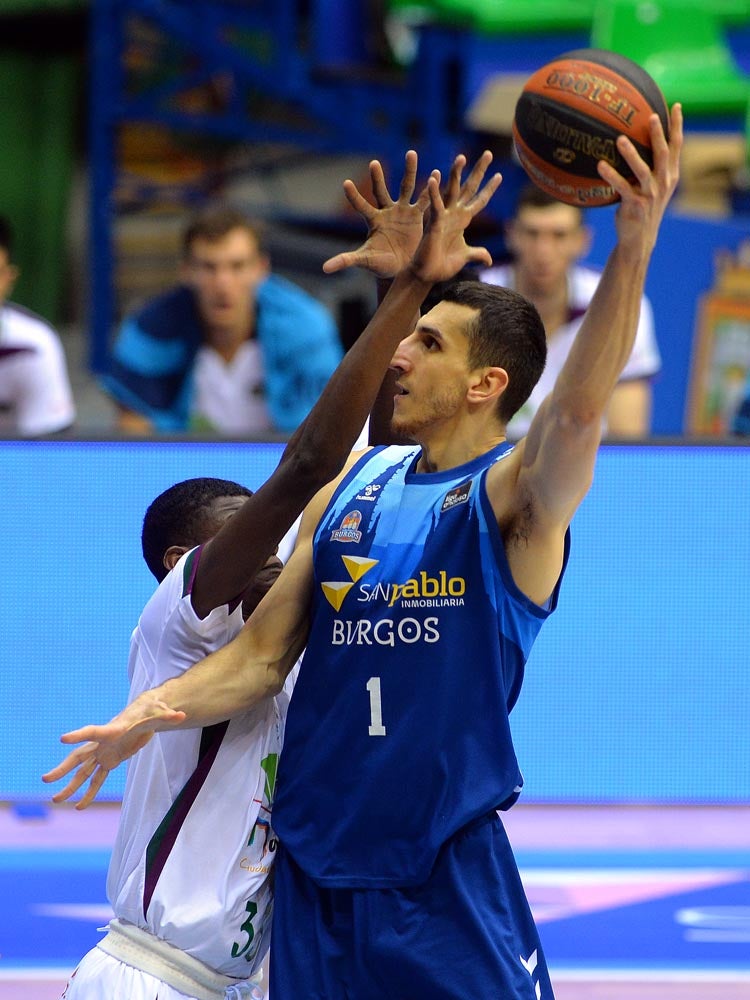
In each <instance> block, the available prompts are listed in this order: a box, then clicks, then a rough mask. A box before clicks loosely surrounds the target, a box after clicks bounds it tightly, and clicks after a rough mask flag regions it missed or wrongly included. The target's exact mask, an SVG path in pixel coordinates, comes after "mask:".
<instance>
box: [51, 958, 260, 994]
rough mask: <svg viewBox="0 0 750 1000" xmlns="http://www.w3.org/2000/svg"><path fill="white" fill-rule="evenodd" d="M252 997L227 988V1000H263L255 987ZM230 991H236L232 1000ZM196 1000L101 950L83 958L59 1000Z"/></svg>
mask: <svg viewBox="0 0 750 1000" xmlns="http://www.w3.org/2000/svg"><path fill="white" fill-rule="evenodd" d="M253 989H254V992H253V993H240V992H238V991H237V990H235V987H232V986H230V987H228V988H227V992H226V997H227V1000H235V997H236V1000H263V997H264V996H265V994H264V993H263V992H262V990H261V989H260V988H259V987H257V986H255V987H253ZM232 990H235V994H234V996H233V995H232ZM103 997H106V998H107V1000H195V998H194V997H191V996H190V995H189V994H188V993H182V992H181V991H180V990H176V989H175V988H174V986H169V985H168V984H167V983H165V982H163V981H162V980H161V979H157V978H156V977H155V976H152V975H151V974H150V973H148V972H141V970H140V969H134V968H133V966H132V965H126V964H125V962H121V961H120V960H119V959H117V958H113V957H112V956H111V955H107V954H106V953H105V952H103V951H102V950H101V948H92V949H91V951H90V952H88V954H86V955H84V957H83V958H82V959H81V961H80V962H79V964H78V967H77V969H76V970H75V972H74V973H73V974H72V975H71V977H70V980H69V981H68V985H67V986H66V987H65V991H64V993H63V995H62V998H61V1000H102V998H103Z"/></svg>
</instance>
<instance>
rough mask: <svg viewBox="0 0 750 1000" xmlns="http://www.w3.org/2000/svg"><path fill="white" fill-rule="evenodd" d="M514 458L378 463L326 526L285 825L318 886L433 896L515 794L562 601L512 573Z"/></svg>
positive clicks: (374, 459) (281, 810)
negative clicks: (429, 465) (521, 585)
mask: <svg viewBox="0 0 750 1000" xmlns="http://www.w3.org/2000/svg"><path fill="white" fill-rule="evenodd" d="M510 448H511V446H510V445H508V444H507V443H503V444H501V445H499V446H498V447H496V448H495V449H493V450H492V451H490V452H488V453H487V454H485V455H482V456H480V457H478V458H476V459H474V460H473V461H471V462H468V463H466V464H465V465H462V466H460V467H457V468H454V469H450V470H447V471H444V472H437V473H416V472H415V471H414V470H415V467H416V464H417V461H418V459H419V455H420V451H419V449H418V448H404V447H396V446H393V447H387V448H377V449H374V450H373V451H370V452H368V453H367V454H366V455H365V456H363V458H362V459H361V460H360V461H359V462H358V463H357V465H355V466H354V468H353V469H352V470H351V471H350V473H349V474H348V476H347V477H345V479H344V481H343V482H342V484H341V485H340V486H339V488H338V490H337V491H336V493H335V494H334V496H333V498H332V500H331V502H330V504H329V506H328V508H327V510H326V512H325V513H324V515H323V517H322V519H321V522H320V524H319V526H318V528H317V531H316V534H315V538H314V549H313V562H314V567H315V583H314V597H313V606H312V611H311V630H310V635H309V639H308V645H307V650H306V652H305V656H304V659H303V662H302V667H301V671H300V675H299V678H298V680H297V683H296V686H295V690H294V695H293V697H292V702H291V706H290V709H289V715H288V719H287V726H286V734H285V740H284V749H283V753H282V756H281V763H280V769H279V776H278V783H277V795H276V800H275V803H274V826H275V828H276V830H277V833H278V835H279V836H280V838H281V840H282V841H283V842H284V844H285V846H286V848H287V849H288V850H289V852H290V853H291V855H292V856H293V857H294V859H295V861H296V862H297V864H298V865H300V867H301V868H302V869H303V870H304V871H305V872H306V873H307V874H308V875H310V876H312V877H313V878H314V879H315V880H316V881H318V882H319V883H320V884H321V885H328V886H332V887H336V886H338V887H346V886H349V887H388V886H406V885H414V884H418V883H420V882H423V881H424V880H425V879H426V878H427V876H428V875H429V873H430V870H431V869H432V866H433V863H434V860H435V857H436V855H437V852H438V850H439V849H440V846H441V844H443V843H444V842H445V841H446V840H447V839H448V838H449V837H450V836H451V835H452V834H454V833H455V832H456V831H457V830H459V829H460V828H461V827H462V826H464V825H465V824H467V823H469V822H470V821H472V820H474V819H476V818H477V817H479V816H482V815H483V814H485V813H487V812H488V811H490V810H492V809H495V808H503V807H505V808H508V807H509V806H510V805H512V803H513V802H514V801H515V799H516V798H517V796H518V793H519V792H520V787H521V784H522V779H521V774H520V771H519V768H518V763H517V761H516V757H515V753H514V750H513V744H512V741H511V734H510V728H509V724H508V713H509V712H510V710H511V708H512V707H513V705H514V704H515V701H516V699H517V697H518V694H519V690H520V687H521V682H522V679H523V670H524V664H525V662H526V659H527V657H528V655H529V651H530V650H531V646H532V644H533V642H534V640H535V638H536V636H537V634H538V632H539V629H540V628H541V625H542V623H543V622H544V620H545V619H546V618H547V616H548V615H549V613H550V611H551V610H553V609H554V606H555V604H556V601H557V587H556V589H555V593H554V594H553V596H552V599H551V601H550V602H549V607H548V608H546V609H545V608H540V607H539V606H537V605H536V604H534V603H533V602H532V601H530V600H529V599H528V598H527V597H526V596H525V595H524V594H522V593H521V591H520V590H519V589H518V588H517V587H516V585H515V583H514V582H513V579H512V577H511V573H510V569H509V567H508V562H507V558H506V555H505V550H504V546H503V542H502V538H501V536H500V532H499V529H498V526H497V522H496V520H495V517H494V513H493V511H492V508H491V506H490V503H489V500H488V498H487V494H486V489H485V476H486V472H487V470H488V468H489V467H490V466H491V465H492V464H494V463H495V462H496V461H500V460H502V459H503V457H504V456H505V455H507V454H508V452H509V451H510ZM566 555H567V546H566ZM558 587H559V581H558Z"/></svg>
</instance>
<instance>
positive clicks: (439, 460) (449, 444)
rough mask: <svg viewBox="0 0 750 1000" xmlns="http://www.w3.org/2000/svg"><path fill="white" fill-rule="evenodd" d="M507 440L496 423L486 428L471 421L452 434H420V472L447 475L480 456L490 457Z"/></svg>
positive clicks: (451, 431)
mask: <svg viewBox="0 0 750 1000" xmlns="http://www.w3.org/2000/svg"><path fill="white" fill-rule="evenodd" d="M420 438H421V440H420ZM504 440H505V432H504V429H503V428H500V427H499V426H498V425H497V423H496V422H494V421H493V422H492V424H491V425H487V426H483V427H482V428H478V427H477V426H476V425H475V424H472V422H471V421H467V422H465V423H464V424H462V425H461V426H460V427H456V428H452V429H451V430H450V432H449V433H441V432H440V429H437V430H436V429H433V430H432V432H431V433H425V434H420V435H419V436H418V438H417V443H418V444H419V445H420V446H421V448H422V455H421V456H420V459H419V463H418V464H417V472H445V471H447V470H448V469H455V468H457V467H458V466H459V465H466V463H467V462H471V461H472V460H473V459H475V458H478V457H479V456H480V455H486V454H487V452H488V451H491V450H492V449H493V448H495V447H496V446H497V445H499V444H500V443H501V442H503V441H504Z"/></svg>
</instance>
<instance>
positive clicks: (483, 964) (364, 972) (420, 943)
mask: <svg viewBox="0 0 750 1000" xmlns="http://www.w3.org/2000/svg"><path fill="white" fill-rule="evenodd" d="M269 979H270V989H271V993H270V997H271V1000H301V998H302V997H304V998H305V1000H406V998H408V1000H460V998H466V1000H478V998H480V997H493V998H497V1000H511V998H512V1000H554V997H553V993H552V985H551V983H550V980H549V973H548V971H547V964H546V962H545V960H544V956H543V954H542V948H541V944H540V942H539V935H538V933H537V930H536V927H535V926H534V921H533V919H532V916H531V911H530V909H529V905H528V902H527V900H526V895H525V893H524V890H523V886H522V885H521V879H520V876H519V874H518V868H517V867H516V863H515V860H514V858H513V855H512V853H511V849H510V844H509V843H508V838H507V836H506V834H505V830H504V828H503V825H502V822H501V821H500V818H499V817H498V816H497V814H496V813H494V812H493V813H491V814H490V815H489V816H486V817H483V818H482V819H480V820H478V821H476V822H474V823H472V824H470V825H469V826H468V827H466V828H464V829H463V830H460V831H459V832H458V833H457V834H456V835H455V836H454V837H452V838H451V839H450V840H449V841H448V842H447V843H446V844H444V845H443V847H442V849H441V851H440V854H439V855H438V858H437V861H436V862H435V867H434V868H433V871H432V874H431V875H430V878H429V879H428V880H427V882H425V883H424V884H422V885H419V886H416V887H413V888H411V887H410V888H406V889H325V888H321V887H320V886H319V885H317V883H315V882H314V881H313V880H312V879H310V878H309V877H308V876H306V875H305V874H304V872H303V871H302V870H301V869H300V868H299V867H298V865H297V864H295V862H294V860H293V859H292V858H291V856H290V855H289V853H288V851H286V850H284V849H283V845H282V846H281V848H280V850H279V852H278V854H277V857H276V863H275V903H274V917H273V933H272V935H271V967H270V975H269Z"/></svg>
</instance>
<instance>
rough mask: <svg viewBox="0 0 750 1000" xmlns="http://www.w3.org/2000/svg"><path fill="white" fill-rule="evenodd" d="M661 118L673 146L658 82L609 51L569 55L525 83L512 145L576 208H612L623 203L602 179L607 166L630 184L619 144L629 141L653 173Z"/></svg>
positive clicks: (535, 176)
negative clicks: (653, 130)
mask: <svg viewBox="0 0 750 1000" xmlns="http://www.w3.org/2000/svg"><path fill="white" fill-rule="evenodd" d="M654 112H656V114H658V115H659V118H660V119H661V123H662V127H663V128H664V134H665V135H666V136H667V138H669V131H668V128H669V112H668V110H667V103H666V101H665V99H664V95H663V94H662V92H661V90H660V89H659V87H658V85H657V84H656V82H655V81H654V80H653V79H652V77H651V76H649V74H648V73H647V72H646V71H645V70H644V69H642V68H641V67H640V66H639V65H638V64H637V63H635V62H633V61H632V60H631V59H627V58H626V57H625V56H621V55H618V54H617V53H615V52H608V51H607V50H606V49H576V50H575V51H573V52H565V53H563V54H562V55H560V56H558V57H557V58H556V59H553V60H552V61H551V62H549V63H547V64H546V65H545V66H542V68H541V69H538V70H537V71H536V73H534V74H533V75H532V76H531V77H529V79H528V80H527V81H526V84H525V85H524V88H523V90H522V92H521V96H520V97H519V98H518V102H517V104H516V109H515V115H514V119H513V142H514V144H515V148H516V152H517V154H518V158H519V160H520V162H521V165H522V166H523V168H524V170H525V171H526V173H527V174H528V175H529V177H530V178H531V180H532V181H533V182H534V183H535V184H536V185H537V186H538V187H540V188H541V189H542V190H543V191H546V192H547V194H549V195H552V196H553V197H554V198H557V199H558V200H559V201H564V202H566V203H567V204H569V205H578V206H580V207H583V208H586V207H595V206H598V205H611V204H612V203H613V202H615V201H618V200H619V195H618V194H617V193H616V192H615V191H614V189H613V188H611V187H610V186H609V185H608V184H605V183H604V181H603V180H602V179H601V177H600V176H599V174H598V173H597V171H596V164H597V162H598V161H599V160H606V161H607V162H608V163H611V164H612V166H613V167H614V168H615V169H616V170H618V171H619V172H620V173H621V174H622V175H623V176H624V177H627V178H628V179H629V180H630V179H632V178H633V174H632V171H631V170H630V168H629V167H628V166H627V164H626V163H625V161H624V160H623V158H622V157H621V156H620V154H619V152H618V150H617V146H616V139H617V136H618V135H621V134H623V135H626V136H627V137H628V138H629V139H630V140H631V142H632V143H633V145H634V146H635V147H636V149H637V150H638V152H639V153H640V155H641V156H642V157H643V159H644V160H645V161H646V162H647V163H648V164H649V166H652V165H653V161H652V156H651V139H650V133H649V127H648V120H649V117H650V115H651V114H653V113H654Z"/></svg>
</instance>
